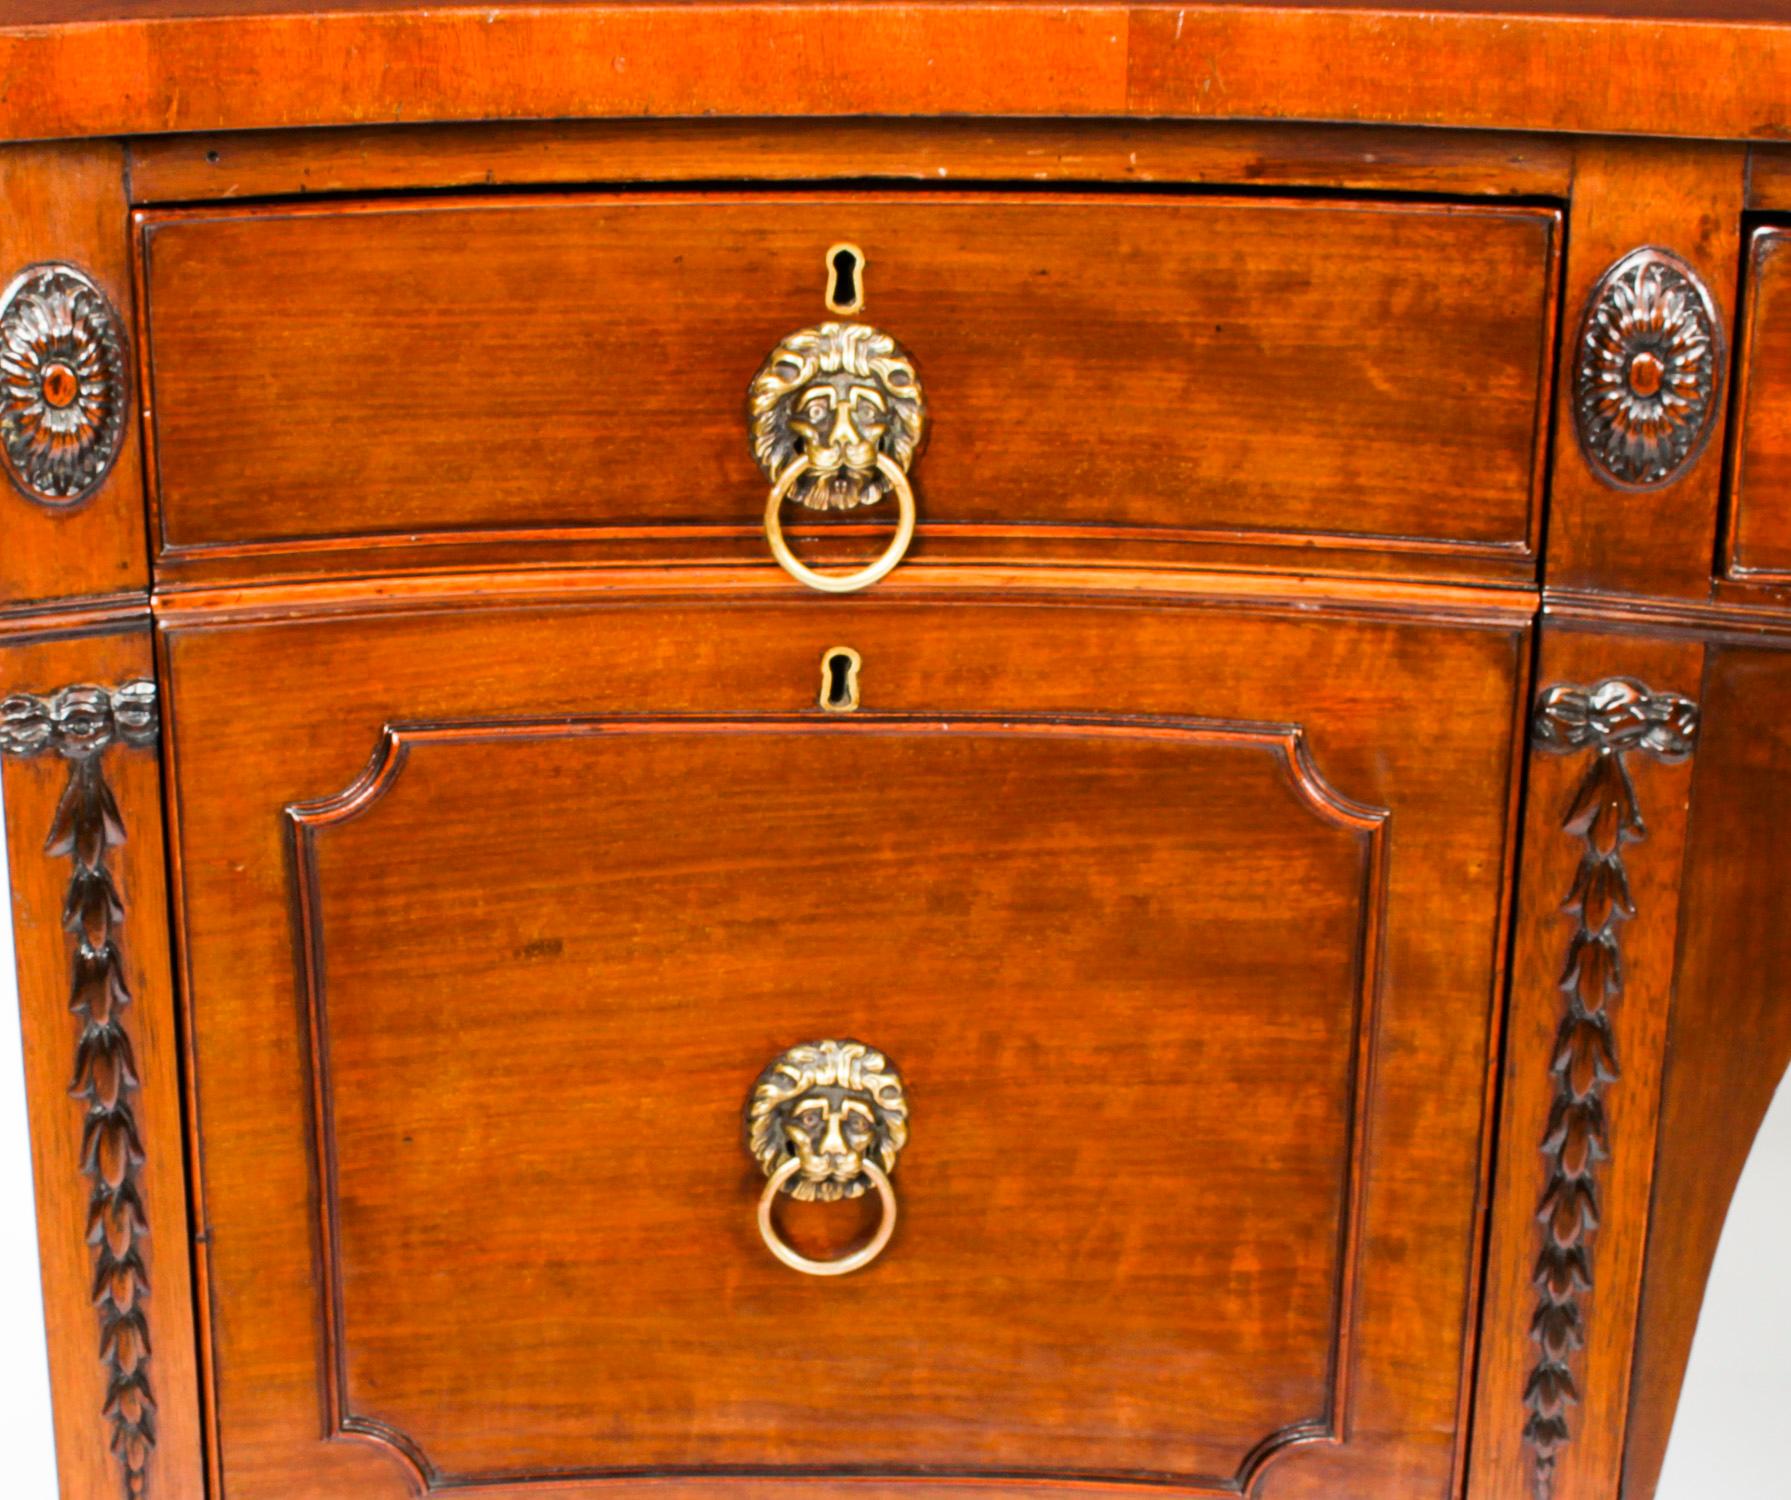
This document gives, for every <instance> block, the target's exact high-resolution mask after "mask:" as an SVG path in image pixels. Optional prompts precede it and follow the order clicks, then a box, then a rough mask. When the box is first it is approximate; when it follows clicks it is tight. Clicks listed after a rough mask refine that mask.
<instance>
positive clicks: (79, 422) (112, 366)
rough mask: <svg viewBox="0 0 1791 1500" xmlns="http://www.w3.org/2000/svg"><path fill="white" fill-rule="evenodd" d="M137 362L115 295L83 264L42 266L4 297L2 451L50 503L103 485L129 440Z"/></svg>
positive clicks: (0, 317)
mask: <svg viewBox="0 0 1791 1500" xmlns="http://www.w3.org/2000/svg"><path fill="white" fill-rule="evenodd" d="M129 386H130V365H129V361H128V360H127V359H126V357H125V339H124V328H123V324H122V323H121V322H120V321H119V317H118V313H117V310H116V309H115V308H114V307H113V306H112V303H111V301H110V299H109V298H108V297H107V296H106V294H105V293H104V292H102V291H101V290H100V289H99V288H98V287H97V286H95V285H94V284H93V282H92V281H90V280H89V279H88V278H87V277H86V276H85V275H83V274H82V273H81V272H80V271H77V270H76V269H75V268H74V267H73V266H63V265H45V266H33V267H31V268H30V269H29V270H27V271H25V272H24V273H23V274H21V275H20V276H19V277H18V278H17V279H15V280H14V281H13V283H12V285H11V286H10V287H8V288H7V289H6V293H5V296H4V298H0V459H4V462H5V465H6V471H7V474H8V475H9V476H10V477H11V479H12V482H13V483H14V484H15V485H17V486H18V487H19V489H20V490H22V491H23V492H24V493H25V494H27V495H29V496H30V497H31V498H32V499H33V500H37V501H39V502H41V503H43V504H45V505H73V504H75V503H76V502H78V501H81V500H84V499H86V498H87V496H89V495H91V494H92V493H93V492H94V490H95V489H97V488H98V487H99V484H100V481H101V480H103V479H104V478H105V477H106V474H107V473H108V471H110V469H111V467H112V464H113V461H114V460H115V459H116V458H117V457H118V450H119V448H120V447H121V446H122V445H123V442H124V429H125V421H126V411H127V398H128V393H129Z"/></svg>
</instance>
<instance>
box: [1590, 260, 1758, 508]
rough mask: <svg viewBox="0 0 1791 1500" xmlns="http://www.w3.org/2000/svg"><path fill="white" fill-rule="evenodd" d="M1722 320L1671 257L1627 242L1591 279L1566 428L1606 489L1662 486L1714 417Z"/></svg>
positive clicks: (1697, 448)
mask: <svg viewBox="0 0 1791 1500" xmlns="http://www.w3.org/2000/svg"><path fill="white" fill-rule="evenodd" d="M1722 380H1723V330H1722V319H1721V318H1720V316H1719V315H1718V313H1717V309H1716V303H1715V302H1714V301H1713V300H1712V299H1711V296H1710V292H1709V290H1708V288H1706V287H1705V285H1704V283H1703V282H1702V281H1700V280H1699V279H1698V274H1697V272H1696V271H1694V270H1692V268H1691V267H1690V266H1688V265H1687V264H1686V263H1685V262H1684V261H1682V260H1680V259H1679V257H1678V256H1676V255H1672V254H1670V253H1668V252H1667V251H1665V250H1655V249H1643V250H1635V251H1632V252H1631V253H1630V254H1628V255H1626V256H1624V257H1623V258H1622V259H1621V260H1619V261H1618V262H1617V263H1616V264H1615V265H1613V266H1612V267H1611V268H1610V269H1609V270H1608V271H1606V272H1605V273H1604V275H1603V276H1601V277H1600V278H1599V280H1598V285H1597V286H1595V287H1594V288H1593V289H1592V295H1591V297H1590V299H1589V300H1588V301H1587V304H1586V316H1585V318H1584V320H1583V321H1582V322H1581V324H1580V332H1579V342H1578V344H1577V345H1576V350H1575V359H1574V369H1573V417H1574V428H1575V431H1576V432H1577V433H1578V434H1579V442H1580V451H1581V452H1582V453H1583V454H1585V456H1586V462H1587V463H1588V464H1590V465H1591V466H1592V472H1593V473H1594V474H1596V475H1597V476H1598V477H1599V478H1600V479H1601V480H1603V481H1604V483H1606V484H1608V485H1610V486H1612V487H1613V488H1615V489H1624V490H1652V489H1658V488H1660V487H1661V486H1662V485H1667V484H1671V483H1672V482H1673V481H1674V480H1676V479H1678V478H1679V477H1680V475H1682V474H1683V473H1684V472H1685V471H1686V470H1687V469H1689V468H1690V467H1691V465H1692V464H1693V462H1695V461H1696V459H1697V457H1698V455H1699V454H1700V453H1701V452H1702V451H1703V449H1704V444H1705V443H1706V442H1707V441H1709V438H1710V433H1711V430H1712V428H1713V427H1714V426H1715V424H1716V413H1717V397H1718V394H1719V392H1720V391H1721V388H1722Z"/></svg>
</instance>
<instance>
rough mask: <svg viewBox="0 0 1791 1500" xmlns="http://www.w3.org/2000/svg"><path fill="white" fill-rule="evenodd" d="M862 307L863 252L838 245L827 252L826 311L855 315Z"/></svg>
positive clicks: (842, 244)
mask: <svg viewBox="0 0 1791 1500" xmlns="http://www.w3.org/2000/svg"><path fill="white" fill-rule="evenodd" d="M863 307H864V251H862V250H860V249H859V248H858V246H856V245H850V244H846V243H843V242H842V243H840V244H838V245H835V246H833V247H832V248H831V249H829V250H828V252H827V310H828V311H829V312H836V313H855V312H858V311H860V310H861V309H862V308H863Z"/></svg>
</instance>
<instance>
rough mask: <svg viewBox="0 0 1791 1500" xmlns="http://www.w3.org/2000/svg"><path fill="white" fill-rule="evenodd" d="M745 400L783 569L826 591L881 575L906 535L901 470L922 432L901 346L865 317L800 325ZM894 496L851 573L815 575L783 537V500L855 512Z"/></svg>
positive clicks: (910, 522)
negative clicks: (885, 524)
mask: <svg viewBox="0 0 1791 1500" xmlns="http://www.w3.org/2000/svg"><path fill="white" fill-rule="evenodd" d="M749 408H750V413H751V418H752V452H753V458H754V459H755V460H756V461H757V462H758V465H759V468H760V469H761V470H762V471H763V472H764V475H765V477H766V478H767V479H768V480H770V481H771V497H770V499H769V500H768V501H767V502H766V506H765V537H766V540H767V541H768V542H770V544H771V552H772V555H773V556H774V557H776V558H777V560H778V562H779V564H781V565H782V567H783V569H784V571H785V572H786V573H788V574H790V576H791V577H793V578H796V579H799V580H800V581H801V582H803V583H806V584H807V585H808V586H809V587H810V588H812V589H820V590H822V591H823V592H825V593H829V594H849V593H853V592H855V591H856V590H858V589H862V588H868V587H869V586H870V585H871V584H873V583H875V582H876V581H877V580H878V579H879V578H882V577H884V576H885V575H887V574H888V573H889V571H890V570H891V569H892V568H894V567H895V565H896V564H897V563H898V562H900V561H901V560H902V554H903V553H905V552H906V551H907V550H908V544H909V542H911V541H912V540H913V539H914V491H913V489H912V487H911V486H910V485H909V483H908V470H909V468H910V467H911V466H912V465H913V463H914V459H915V456H916V454H918V453H919V451H920V447H921V444H922V442H923V441H924V440H925V437H926V400H925V398H924V397H923V396H922V394H921V389H920V379H919V377H918V376H917V375H916V374H915V373H914V361H913V360H912V359H910V358H909V356H908V353H907V351H906V350H905V349H903V348H902V346H901V345H900V344H898V343H897V342H896V341H895V340H894V339H892V338H891V337H890V336H889V335H888V334H887V333H884V332H882V331H881V330H879V329H876V328H872V327H871V326H870V325H869V324H867V323H821V324H818V325H817V326H816V327H813V328H803V329H799V330H798V331H797V332H795V333H793V334H791V335H790V336H789V337H788V338H786V339H784V340H783V341H782V342H781V343H780V344H779V345H778V346H777V348H775V349H773V350H772V351H771V354H770V355H769V357H768V358H767V359H766V360H765V363H764V364H763V365H761V366H760V367H759V373H758V374H757V375H756V376H754V377H753V383H752V390H751V393H750V396H749ZM892 494H893V495H894V496H895V498H896V504H897V506H898V508H899V514H898V517H897V522H896V532H895V536H894V538H893V539H892V540H891V541H890V544H889V546H888V547H887V548H886V549H885V550H884V552H883V555H882V556H881V557H879V558H878V559H877V560H876V561H875V562H874V563H872V564H871V565H870V566H869V567H865V568H860V569H859V570H858V571H857V572H855V573H817V572H816V571H815V570H814V569H813V568H810V567H808V566H806V565H805V564H803V563H801V562H799V561H797V559H796V555H795V554H794V553H793V552H791V551H790V548H789V544H788V543H787V542H786V541H785V540H784V533H783V523H782V520H781V517H780V512H781V511H782V510H783V506H784V502H785V501H786V500H793V501H795V503H796V504H798V505H803V506H807V507H808V508H809V509H810V510H855V509H858V508H859V507H861V506H867V505H875V504H877V503H878V502H879V501H881V500H883V499H886V498H887V497H888V496H890V495H892Z"/></svg>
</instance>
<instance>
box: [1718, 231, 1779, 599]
mask: <svg viewBox="0 0 1791 1500" xmlns="http://www.w3.org/2000/svg"><path fill="white" fill-rule="evenodd" d="M1742 327H1743V335H1742V347H1741V363H1740V374H1739V378H1738V381H1737V387H1738V390H1737V397H1736V400H1737V407H1736V410H1737V421H1738V423H1739V429H1740V430H1739V435H1738V437H1737V440H1736V444H1735V470H1734V476H1733V481H1732V483H1731V486H1730V500H1729V505H1730V512H1729V557H1728V565H1729V570H1730V572H1731V573H1734V574H1737V575H1752V576H1754V577H1757V578H1760V579H1761V580H1762V581H1763V582H1771V583H1791V230H1786V229H1777V228H1763V229H1757V230H1755V231H1754V236H1753V241H1752V243H1751V246H1750V253H1749V256H1748V280H1747V308H1746V311H1745V312H1744V314H1743V324H1742Z"/></svg>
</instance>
